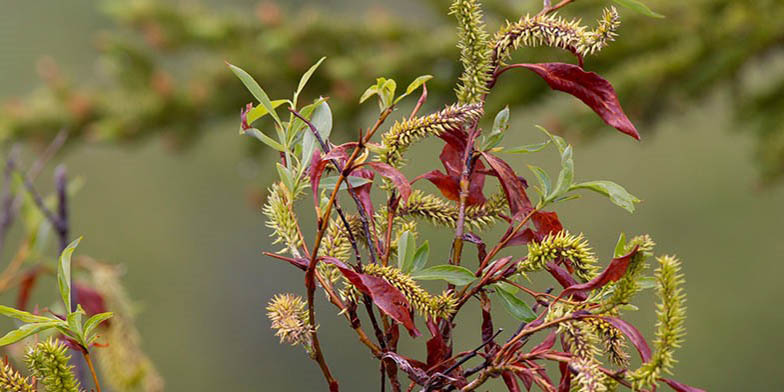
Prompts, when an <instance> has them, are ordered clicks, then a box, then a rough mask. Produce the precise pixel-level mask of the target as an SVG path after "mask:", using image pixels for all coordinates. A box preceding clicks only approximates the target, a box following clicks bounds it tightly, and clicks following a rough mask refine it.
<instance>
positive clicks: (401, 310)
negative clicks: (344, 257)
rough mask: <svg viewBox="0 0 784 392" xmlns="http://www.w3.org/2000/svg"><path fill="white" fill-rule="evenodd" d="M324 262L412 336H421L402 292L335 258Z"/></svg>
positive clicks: (329, 258) (325, 259) (326, 258)
mask: <svg viewBox="0 0 784 392" xmlns="http://www.w3.org/2000/svg"><path fill="white" fill-rule="evenodd" d="M322 260H323V261H324V262H327V263H330V264H333V265H335V266H336V267H338V269H339V270H340V272H341V273H342V274H343V276H345V277H346V279H348V280H349V282H351V284H352V285H354V286H355V287H356V288H357V289H359V291H361V292H362V293H364V294H367V295H369V296H370V298H371V299H372V300H373V303H375V304H376V306H378V308H379V309H381V310H382V311H383V312H384V313H386V314H387V315H388V316H389V317H391V318H392V319H394V320H395V321H397V322H398V323H400V324H403V326H404V327H406V329H407V330H408V333H409V334H410V335H411V336H420V335H421V333H420V332H419V330H417V328H416V325H414V320H413V319H412V318H411V305H410V304H409V302H408V300H407V299H406V297H405V296H404V295H403V293H401V292H400V290H398V289H396V288H395V287H394V286H392V285H391V284H389V282H387V281H386V280H384V279H382V278H379V277H376V276H371V275H365V274H361V273H358V272H356V271H354V270H353V269H351V267H349V266H348V265H346V264H344V263H343V262H342V261H340V260H338V259H336V258H334V257H323V258H322Z"/></svg>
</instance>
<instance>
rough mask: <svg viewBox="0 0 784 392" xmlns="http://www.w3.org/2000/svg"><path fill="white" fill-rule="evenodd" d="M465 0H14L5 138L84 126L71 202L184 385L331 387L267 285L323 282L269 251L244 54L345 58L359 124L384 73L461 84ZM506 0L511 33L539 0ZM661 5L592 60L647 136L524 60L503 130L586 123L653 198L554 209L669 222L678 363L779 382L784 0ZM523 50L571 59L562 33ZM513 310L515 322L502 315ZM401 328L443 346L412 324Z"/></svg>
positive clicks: (493, 105) (571, 221) (597, 230)
mask: <svg viewBox="0 0 784 392" xmlns="http://www.w3.org/2000/svg"><path fill="white" fill-rule="evenodd" d="M448 3H449V1H443V0H428V1H413V0H412V1H402V0H401V1H397V2H383V1H358V0H329V1H304V0H303V1H281V2H277V3H275V2H261V3H259V2H257V1H253V0H231V1H217V0H214V1H206V0H205V1H188V2H174V1H159V2H154V1H137V0H134V1H87V0H73V1H69V2H67V3H66V2H42V1H27V2H23V1H6V2H4V3H3V5H2V12H1V13H0V101H2V102H3V106H2V108H1V109H0V142H2V143H3V148H4V151H7V149H8V146H10V145H11V144H13V143H17V142H18V143H21V144H22V145H23V146H24V151H25V154H23V156H24V157H25V159H24V163H25V164H29V163H30V161H32V160H33V159H34V158H35V154H36V153H38V152H39V151H40V148H41V146H43V145H46V144H47V143H48V142H49V140H51V138H52V137H53V136H54V135H55V134H56V133H57V132H58V131H59V130H60V129H62V128H67V129H68V130H69V139H68V144H67V146H66V147H65V148H64V150H63V151H62V152H61V153H60V154H59V155H58V156H57V157H56V158H55V161H57V162H64V163H66V165H67V167H68V172H69V174H70V175H71V176H72V177H76V176H79V177H81V178H83V179H84V180H85V184H84V186H83V187H82V189H81V190H80V191H79V193H78V194H77V195H76V196H75V197H74V198H73V200H72V203H71V220H72V225H73V229H72V230H73V233H74V235H84V241H83V242H82V245H81V246H80V248H79V250H78V253H82V254H89V255H91V256H92V257H95V258H97V259H101V260H106V261H108V262H111V263H121V264H123V265H124V266H125V268H126V270H127V273H126V276H125V283H126V285H127V288H128V290H129V292H130V295H131V296H132V297H133V299H134V300H136V301H137V302H138V305H139V310H140V313H139V315H138V327H139V329H140V331H141V333H142V335H143V339H144V343H143V344H144V348H145V350H146V351H147V353H148V354H149V356H150V357H151V359H152V360H153V361H154V363H155V364H156V365H157V367H158V369H159V371H160V372H161V374H162V375H163V377H164V378H165V379H166V387H167V390H170V391H209V390H236V391H245V390H249V391H250V390H275V389H286V390H322V389H323V380H322V379H321V375H320V373H319V372H318V369H317V367H316V366H315V365H314V364H313V363H311V362H309V361H308V360H307V359H306V357H305V355H304V353H303V352H302V350H301V349H300V348H298V347H288V346H283V345H279V344H278V342H277V338H275V337H274V336H273V332H272V331H271V330H269V322H268V320H267V319H266V316H265V311H264V307H265V304H266V303H267V301H268V300H269V299H270V298H271V297H272V295H274V294H275V293H278V292H284V291H293V292H295V293H298V294H304V289H303V288H302V284H301V283H302V274H301V273H300V272H299V271H297V270H295V269H292V268H291V267H290V266H288V265H284V264H282V263H279V262H276V261H273V260H271V259H268V258H266V257H264V256H263V255H261V252H262V251H263V250H272V247H271V245H270V244H269V242H270V241H269V239H268V235H269V231H268V229H267V228H266V227H265V226H264V222H263V218H262V215H261V213H260V205H261V202H262V200H263V198H264V189H266V187H267V186H269V184H270V181H272V178H273V177H271V175H272V173H273V172H274V171H272V170H271V168H272V167H273V166H272V165H273V162H274V157H273V156H272V155H271V154H268V153H267V152H264V151H261V149H260V148H258V147H260V145H259V143H258V142H256V141H255V140H252V139H250V138H247V137H242V136H238V135H237V129H238V126H239V116H238V115H239V110H240V108H241V107H242V106H243V105H244V103H247V102H250V101H251V100H252V97H251V96H250V94H248V93H247V92H246V90H245V89H244V88H243V87H242V86H241V84H240V83H239V82H238V81H236V80H235V78H234V76H233V75H231V73H230V72H228V70H227V68H226V67H225V65H224V63H223V61H224V60H226V61H230V62H232V63H234V64H237V65H239V66H241V67H243V68H244V69H246V70H248V71H249V72H250V73H251V74H252V75H254V76H255V77H256V79H257V80H258V81H259V82H260V83H261V84H262V85H263V86H264V87H265V89H266V90H267V92H268V93H270V95H272V97H273V99H274V98H281V97H286V96H289V95H290V92H291V91H292V90H293V89H294V87H295V86H296V82H297V80H298V78H299V75H300V74H301V73H302V72H303V71H304V70H305V69H307V67H308V66H310V64H312V63H314V62H315V61H316V60H317V59H318V58H319V57H321V56H327V57H328V60H327V62H326V63H325V64H324V67H322V68H321V69H320V70H319V72H318V73H317V74H316V76H315V77H314V79H313V82H312V83H311V84H310V86H309V87H308V90H307V95H309V98H313V97H317V96H318V95H328V96H330V97H331V98H332V99H331V101H330V104H331V105H332V106H333V109H334V110H335V113H336V125H335V128H336V131H335V132H333V140H334V141H336V142H340V141H345V140H348V139H350V138H352V137H353V136H354V134H353V132H355V130H356V129H357V128H358V127H359V126H362V125H363V124H364V125H365V126H367V124H368V122H369V121H372V119H371V116H372V114H373V112H374V110H375V109H374V105H372V104H370V105H365V106H363V107H362V108H361V109H360V110H357V109H356V105H355V103H356V102H357V98H358V96H359V95H360V94H361V93H362V91H364V89H365V88H366V87H367V86H369V85H370V84H371V83H372V82H373V81H374V80H375V78H376V77H378V76H386V77H393V78H395V79H397V80H398V84H403V85H405V84H407V83H408V82H409V81H410V80H413V78H414V77H416V76H418V75H421V74H433V75H435V80H434V81H433V82H432V83H429V84H428V87H430V89H431V90H432V91H431V97H430V100H429V102H428V109H437V108H438V107H440V106H442V105H444V104H446V103H450V102H451V100H452V97H453V94H452V91H451V88H452V86H453V85H454V83H455V81H456V78H457V75H458V74H459V72H460V68H459V64H458V63H457V62H456V60H457V50H456V49H455V48H454V44H455V37H454V24H453V21H452V19H451V18H450V17H448V16H447V15H446V9H447V7H448ZM486 3H487V4H486V6H487V9H488V15H487V16H488V24H489V27H490V29H491V30H495V29H496V28H497V27H498V26H499V25H500V23H501V21H502V20H504V19H505V18H509V19H512V18H517V17H518V16H519V15H521V14H524V13H525V12H529V11H536V10H538V8H539V7H540V6H541V4H540V2H539V1H537V0H509V1H503V0H491V1H486ZM646 3H647V4H648V5H649V6H651V8H653V9H654V10H656V11H657V12H660V13H663V14H665V15H666V16H667V17H666V18H665V19H651V18H643V17H640V16H638V15H636V14H634V13H633V12H631V11H629V10H626V9H620V12H621V16H622V21H623V24H622V26H621V29H620V38H619V40H618V42H616V43H615V44H613V45H611V46H610V47H609V48H608V49H606V50H605V51H604V52H602V53H600V54H599V55H598V56H594V57H589V58H587V59H586V68H588V69H590V70H595V71H597V72H599V73H600V74H602V75H604V76H605V77H606V78H607V79H608V80H609V81H610V82H612V83H613V84H614V85H615V87H616V88H617V90H618V91H619V95H620V99H621V102H622V103H623V104H624V107H625V108H626V109H627V114H629V117H630V118H631V119H632V121H633V122H635V123H636V124H637V127H638V129H639V130H640V132H641V134H642V137H643V141H642V142H641V143H638V142H634V141H633V140H632V139H630V138H628V137H625V136H621V135H619V134H617V132H616V131H615V130H613V129H611V128H609V127H607V126H604V125H602V124H601V122H600V121H598V120H597V119H596V118H594V115H593V114H592V113H590V112H585V111H582V108H581V106H582V105H580V103H579V102H578V101H576V100H574V99H573V98H571V97H568V96H565V95H560V94H559V93H550V92H548V89H547V86H546V85H545V84H544V83H543V82H541V81H540V80H538V79H537V78H534V77H532V76H531V75H530V74H525V73H522V72H521V73H516V74H511V73H510V74H508V75H505V76H504V79H503V80H502V84H503V86H502V87H503V88H501V89H500V90H499V92H498V93H497V94H494V95H493V96H492V98H491V100H490V102H489V108H488V112H489V114H491V115H490V116H488V117H490V119H492V116H494V114H495V112H497V111H498V110H499V109H500V108H501V107H502V105H503V104H506V103H511V104H512V121H511V129H510V131H509V132H507V137H506V139H505V141H504V143H505V144H506V145H509V146H515V145H520V144H525V143H532V142H538V141H541V140H542V136H541V134H540V133H538V132H537V131H536V130H535V128H534V125H535V124H542V125H545V126H546V127H548V128H549V129H551V130H553V131H556V132H559V133H561V134H563V135H564V136H565V137H567V139H568V140H569V141H570V142H571V143H574V144H576V155H575V164H576V170H577V171H576V173H577V174H576V175H577V178H578V179H579V180H593V179H609V180H613V181H616V182H618V183H620V184H622V185H624V186H625V187H626V188H627V189H628V190H630V191H631V192H632V193H633V194H635V195H636V196H638V197H640V198H641V199H643V200H644V202H643V203H642V204H640V205H639V207H638V211H637V212H636V213H635V214H633V215H630V214H628V213H626V212H625V211H623V210H621V209H619V208H617V207H615V206H613V205H612V204H610V203H608V202H607V200H605V199H603V198H600V197H595V196H590V195H589V196H587V197H584V198H583V199H580V200H577V201H572V202H569V203H565V204H563V205H560V206H559V207H558V208H557V211H558V213H559V215H560V216H561V219H562V221H563V222H564V224H565V225H567V226H568V227H569V229H570V230H571V231H574V232H585V233H586V234H587V237H588V239H589V240H590V241H591V242H592V244H593V245H594V247H595V248H596V250H597V253H598V255H599V256H600V257H602V258H603V260H607V258H608V257H609V256H610V255H611V252H612V248H613V246H614V244H615V241H616V239H617V237H618V234H619V233H621V232H625V233H627V234H628V235H635V234H641V233H650V234H651V235H652V236H653V238H654V239H655V240H656V242H657V243H658V247H657V251H658V253H676V254H678V255H679V256H680V257H681V259H682V260H683V263H684V272H685V274H686V278H687V282H688V283H687V286H686V290H687V294H688V305H689V311H688V320H687V329H688V336H687V340H686V344H685V345H684V346H683V348H682V349H681V350H679V353H678V358H679V360H680V362H679V363H678V365H677V367H676V374H677V378H678V379H679V380H680V381H683V382H685V383H688V384H692V385H696V386H700V387H703V388H705V389H708V390H716V391H734V390H777V389H780V388H781V387H782V386H784V374H782V372H781V371H780V370H779V369H778V367H779V366H778V364H779V361H778V359H779V357H780V352H781V350H782V349H784V339H782V338H781V336H780V331H781V330H782V327H784V313H782V312H780V311H779V310H778V308H777V307H776V301H777V300H778V294H779V290H778V287H779V286H778V285H779V283H777V282H780V277H781V274H782V273H784V263H782V262H784V241H782V240H781V237H782V234H783V233H782V229H781V223H780V222H781V221H782V219H784V208H783V207H782V202H784V187H783V186H782V185H781V182H780V177H781V174H782V172H784V126H783V125H782V120H784V23H782V22H781V21H782V20H784V4H782V3H781V2H780V1H777V0H770V1H755V2H748V1H738V0H735V1H724V0H697V1H691V2H680V1H675V0H649V1H646ZM610 4H611V3H610V2H609V1H589V0H585V1H579V2H576V3H575V4H573V5H572V6H570V7H568V8H567V9H565V10H564V11H563V12H562V15H574V16H583V17H584V21H586V23H587V22H588V21H591V20H593V19H595V17H596V16H597V15H598V14H599V12H600V11H601V7H602V6H608V5H610ZM520 56H524V58H526V59H528V60H529V61H531V60H538V61H544V60H545V59H548V60H551V59H556V60H568V57H566V56H565V55H564V54H562V53H558V52H557V51H552V50H531V51H528V52H525V53H522V54H520ZM521 58H523V57H521ZM545 93H546V94H545ZM410 104H412V102H410V103H409V105H410ZM406 109H407V108H406V107H404V108H403V109H402V110H401V113H407V110H406ZM438 148H439V146H438V143H436V142H432V143H423V144H422V145H421V146H418V147H416V150H415V152H414V153H415V154H417V155H416V156H418V157H419V156H421V157H423V158H422V159H416V160H414V161H413V162H412V163H411V164H410V165H409V166H407V167H406V171H405V173H406V174H407V175H410V176H412V177H413V176H414V175H417V174H420V173H422V172H424V171H426V170H429V169H431V168H432V166H434V165H438V164H439V163H437V151H438ZM546 151H547V150H546ZM419 154H421V155H419ZM531 160H533V162H534V163H536V164H538V165H542V166H543V167H545V168H548V169H549V170H550V171H551V172H552V171H554V170H556V168H557V165H558V161H557V154H556V153H554V152H552V151H549V152H544V153H540V154H536V156H534V157H529V156H515V157H513V158H511V159H510V161H511V162H513V163H514V164H515V167H516V168H518V171H519V172H520V173H521V174H522V175H525V172H526V170H525V169H524V168H525V164H526V163H530V162H532V161H531ZM51 173H52V171H51V168H48V169H47V170H46V171H44V174H42V176H41V178H40V180H39V184H40V187H41V188H42V189H45V190H51V188H52V187H51V185H50V184H51V183H52V174H51ZM421 186H425V187H430V185H424V184H422V185H421ZM428 189H429V190H430V191H434V188H433V189H430V188H428ZM303 212H304V210H303ZM425 226H426V225H420V227H425ZM303 229H304V230H305V231H306V232H312V231H313V228H312V227H308V226H307V225H305V227H303ZM422 234H424V235H425V236H432V237H431V241H430V243H431V245H433V244H436V243H438V242H439V241H438V239H439V238H440V239H443V240H444V241H441V245H439V246H436V247H434V249H433V250H432V253H433V254H439V253H440V252H445V251H447V247H448V244H449V242H448V238H449V233H447V232H446V231H441V230H435V229H433V230H425V231H423V233H422ZM19 235H20V234H19V233H12V238H18V237H19ZM498 235H499V233H498V232H496V231H491V232H489V233H486V234H484V236H485V238H497V236H498ZM9 242H10V243H13V242H14V241H12V240H9ZM11 251H12V249H6V251H5V252H4V254H3V263H6V261H5V260H8V258H10V256H11V255H12V253H11ZM53 251H54V250H53ZM541 278H542V279H540V280H543V281H544V280H546V279H547V278H546V277H544V276H542V277H541ZM53 284H54V283H53V281H47V282H46V283H41V285H40V286H41V292H40V293H37V294H36V295H38V296H40V297H41V298H43V299H42V301H44V302H46V301H47V299H46V298H47V297H46V295H47V291H46V288H45V286H52V285H53ZM543 284H544V285H547V284H551V283H549V282H546V281H545V283H543ZM13 298H14V296H13V295H6V296H4V297H3V300H4V301H5V302H3V303H13V302H12V301H13ZM320 299H322V298H320ZM322 302H323V301H322ZM322 305H325V304H324V303H322ZM638 305H639V306H640V308H641V310H640V311H638V312H637V313H636V314H634V315H632V316H631V317H632V319H633V321H635V322H637V324H638V325H639V326H640V327H641V330H642V331H643V332H644V333H645V334H647V335H649V334H650V333H651V332H652V330H653V323H654V321H655V317H654V314H653V308H652V305H653V301H652V299H651V298H643V300H641V301H640V303H639V304H638ZM320 309H321V310H320V314H321V316H320V318H319V320H320V323H321V329H320V331H321V332H322V333H321V335H320V336H321V337H322V339H323V340H324V342H323V343H322V344H323V345H324V351H325V355H326V357H327V360H328V361H329V362H330V363H331V364H332V367H333V370H334V373H335V374H336V376H337V378H338V379H339V380H340V382H341V385H342V386H343V388H344V390H347V391H358V390H367V386H368V385H372V386H373V388H375V387H376V384H377V382H378V371H377V370H378V369H377V368H376V365H375V361H369V360H368V359H369V358H370V357H369V354H368V353H367V352H366V349H365V348H364V347H362V346H360V345H358V344H354V342H355V337H354V335H353V334H352V333H351V331H350V330H349V329H347V328H345V325H344V321H343V320H342V319H340V318H339V317H337V316H336V315H334V314H330V313H331V312H332V308H330V307H328V306H322V307H321V308H320ZM332 313H334V312H332ZM478 314H479V313H478V309H476V308H473V309H471V310H470V311H468V312H466V313H465V314H464V315H463V318H464V320H465V321H463V322H464V323H465V328H464V331H463V332H462V334H459V335H458V336H457V340H456V342H455V349H456V350H458V351H462V350H466V349H470V348H473V347H474V346H476V345H478V344H479V343H480V340H481V338H480V337H479V336H478V328H476V326H473V324H476V325H478V324H479V320H478V317H479V316H478ZM497 324H499V325H501V326H503V327H505V328H506V329H507V330H514V329H515V327H516V324H515V323H514V322H513V320H511V319H505V318H503V317H502V318H500V319H499V320H497ZM4 325H5V324H4ZM404 347H410V348H411V350H414V351H413V354H414V355H420V356H421V355H422V352H418V351H416V349H415V348H414V345H413V344H411V342H407V343H406V344H405V345H404Z"/></svg>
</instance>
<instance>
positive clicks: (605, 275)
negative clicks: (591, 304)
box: [561, 246, 639, 296]
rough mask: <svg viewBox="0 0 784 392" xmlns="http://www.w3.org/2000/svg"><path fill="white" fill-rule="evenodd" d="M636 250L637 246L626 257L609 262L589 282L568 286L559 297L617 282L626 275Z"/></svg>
mask: <svg viewBox="0 0 784 392" xmlns="http://www.w3.org/2000/svg"><path fill="white" fill-rule="evenodd" d="M638 248H639V246H635V247H634V249H632V251H631V252H629V253H628V254H627V255H625V256H622V257H616V258H614V259H612V261H610V265H608V266H607V268H606V269H605V270H604V271H602V273H601V274H599V276H597V277H595V278H593V279H591V280H590V281H589V282H586V283H583V284H577V285H573V286H570V287H569V288H567V289H566V290H564V291H563V293H561V295H562V296H566V295H568V294H569V293H573V292H582V291H589V290H594V289H598V288H600V287H602V286H604V285H606V284H607V283H610V282H616V281H618V279H620V278H621V277H623V275H625V274H626V269H627V268H628V267H629V262H631V260H632V257H634V255H636V254H637V252H638Z"/></svg>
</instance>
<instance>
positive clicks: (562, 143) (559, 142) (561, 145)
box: [536, 125, 569, 155]
mask: <svg viewBox="0 0 784 392" xmlns="http://www.w3.org/2000/svg"><path fill="white" fill-rule="evenodd" d="M536 128H537V129H539V130H540V131H542V132H544V134H545V135H547V136H548V137H549V138H550V140H552V141H553V143H555V146H556V147H558V152H559V153H561V154H562V155H563V153H564V150H566V146H568V145H569V144H568V143H566V139H564V138H562V137H560V136H558V135H553V134H552V133H550V132H548V131H547V130H546V129H544V127H542V126H541V125H537V126H536Z"/></svg>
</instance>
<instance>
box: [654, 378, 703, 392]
mask: <svg viewBox="0 0 784 392" xmlns="http://www.w3.org/2000/svg"><path fill="white" fill-rule="evenodd" d="M659 380H660V381H664V382H665V383H667V385H669V386H670V388H672V389H673V390H675V391H677V392H705V390H704V389H700V388H695V387H692V386H689V385H686V384H681V383H679V382H677V381H675V380H671V379H669V378H660V379H659Z"/></svg>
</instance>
